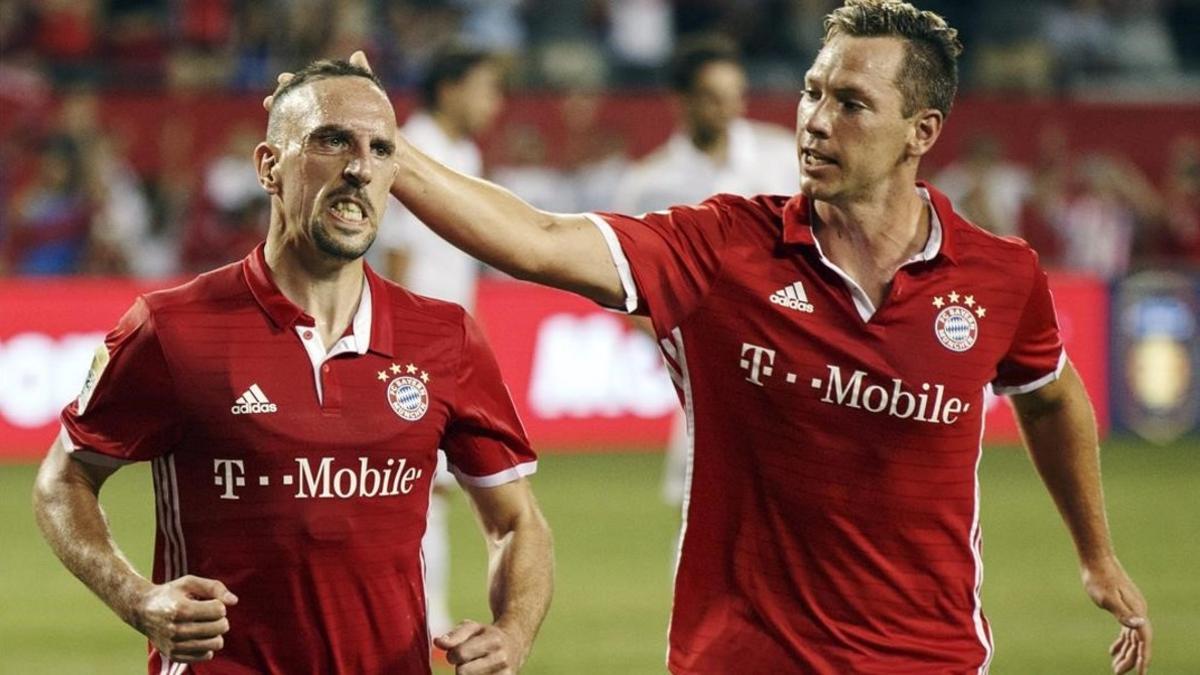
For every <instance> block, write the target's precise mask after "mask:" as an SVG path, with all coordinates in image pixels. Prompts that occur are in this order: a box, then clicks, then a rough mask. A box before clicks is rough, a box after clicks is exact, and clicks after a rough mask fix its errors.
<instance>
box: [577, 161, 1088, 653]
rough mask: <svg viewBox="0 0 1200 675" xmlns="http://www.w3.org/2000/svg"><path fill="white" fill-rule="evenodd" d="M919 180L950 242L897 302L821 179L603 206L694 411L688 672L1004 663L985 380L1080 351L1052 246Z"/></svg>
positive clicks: (682, 588) (674, 627)
mask: <svg viewBox="0 0 1200 675" xmlns="http://www.w3.org/2000/svg"><path fill="white" fill-rule="evenodd" d="M917 189H918V190H919V191H920V192H921V194H922V195H923V196H924V197H925V198H926V199H927V200H929V202H930V203H931V204H932V207H933V213H934V214H935V216H934V218H933V223H932V228H931V235H930V238H929V241H928V245H927V246H926V248H925V249H924V250H923V251H921V252H920V253H919V254H917V255H916V256H914V257H913V259H912V260H910V261H908V262H907V263H906V264H905V265H904V266H903V267H902V268H901V269H900V270H899V271H898V272H897V274H896V276H895V279H894V280H893V282H892V287H891V291H890V294H889V296H888V297H887V299H886V300H885V301H884V302H883V303H882V305H881V306H879V307H873V306H872V304H871V301H870V299H869V298H868V297H867V295H866V294H865V293H864V292H863V291H862V290H861V288H859V287H858V285H857V284H855V283H854V282H853V280H852V279H851V278H850V277H848V276H847V275H846V274H845V273H844V272H843V271H841V270H840V269H839V268H838V267H836V266H835V265H834V264H833V263H832V262H831V261H829V260H828V259H827V258H825V257H824V256H823V255H822V253H821V250H820V246H819V243H818V242H817V240H816V239H815V238H814V237H813V232H812V228H811V225H810V222H811V221H810V217H811V216H810V203H809V201H808V200H807V199H806V198H804V197H803V196H796V197H792V198H788V197H769V196H761V197H756V198H752V199H751V198H745V197H737V196H733V195H719V196H716V197H713V198H711V199H709V200H708V201H706V202H704V203H703V204H701V205H699V206H695V207H677V208H673V209H671V210H669V211H662V212H658V213H651V214H647V215H645V216H642V217H641V218H630V217H627V216H621V215H615V214H602V216H593V220H594V221H595V222H596V224H597V226H598V227H599V228H600V229H601V231H602V233H603V234H604V235H605V238H606V240H607V241H608V242H609V246H610V248H611V250H612V254H613V258H614V262H615V263H616V265H617V268H618V270H619V271H620V273H621V275H622V280H623V283H624V285H625V290H626V296H627V307H626V309H627V310H629V311H637V312H641V313H646V314H648V315H649V316H650V317H651V319H652V320H653V323H654V327H655V330H656V332H657V334H658V336H659V338H660V344H661V347H662V351H663V354H664V357H665V359H666V362H667V365H668V370H669V371H670V373H671V376H672V378H673V379H674V381H675V384H676V386H677V388H678V390H679V394H680V397H681V399H682V401H683V405H684V407H685V410H686V412H687V414H688V419H689V425H690V427H691V430H692V439H693V450H692V456H691V458H690V466H689V469H688V488H687V496H686V498H685V502H684V524H683V536H682V537H681V540H682V541H681V551H680V557H679V563H678V569H677V571H676V579H675V600H674V607H673V611H672V620H671V629H670V640H669V642H670V649H669V653H668V667H669V668H670V669H671V671H672V672H673V673H732V672H738V673H766V672H771V673H779V672H795V673H889V674H890V673H903V672H920V673H930V672H938V673H943V672H947V673H948V672H953V673H968V672H969V673H975V672H983V671H985V670H986V668H987V663H988V661H989V659H990V656H991V652H992V646H991V637H990V633H989V629H988V624H987V620H986V619H985V618H984V615H983V612H982V610H981V607H980V593H979V591H980V582H981V580H982V569H981V564H982V563H981V559H980V530H979V486H978V483H977V474H976V468H977V465H978V462H979V457H980V437H981V435H982V432H983V418H984V390H985V388H986V387H987V386H989V385H991V386H992V387H993V388H994V389H995V391H997V392H999V393H1015V392H1026V391H1032V390H1033V389H1036V388H1038V387H1040V386H1042V385H1044V384H1046V383H1049V382H1051V381H1053V380H1054V379H1055V378H1056V377H1057V376H1058V373H1059V372H1060V370H1061V368H1062V366H1063V364H1064V362H1065V361H1064V359H1065V356H1064V354H1063V349H1062V344H1061V342H1060V339H1059V334H1058V329H1057V325H1056V319H1055V315H1054V308H1053V305H1052V301H1051V297H1050V293H1049V290H1048V287H1047V282H1046V275H1045V274H1044V273H1043V272H1042V271H1041V269H1040V268H1039V267H1038V263H1037V257H1036V254H1035V253H1034V252H1033V251H1032V250H1031V249H1030V248H1029V247H1028V246H1027V245H1025V244H1024V243H1023V242H1020V241H1017V240H1009V239H1001V238H998V237H995V236H993V235H991V234H988V233H987V232H984V231H983V230H981V229H978V228H976V227H974V226H973V225H971V224H970V223H968V222H966V221H965V220H963V219H962V218H961V217H960V216H958V215H957V214H955V213H954V211H953V209H952V208H951V205H950V203H949V201H948V200H947V199H946V198H945V197H944V196H942V195H941V194H939V193H937V192H936V191H934V190H933V189H932V188H929V187H928V186H925V185H923V184H921V185H919V186H918V188H917Z"/></svg>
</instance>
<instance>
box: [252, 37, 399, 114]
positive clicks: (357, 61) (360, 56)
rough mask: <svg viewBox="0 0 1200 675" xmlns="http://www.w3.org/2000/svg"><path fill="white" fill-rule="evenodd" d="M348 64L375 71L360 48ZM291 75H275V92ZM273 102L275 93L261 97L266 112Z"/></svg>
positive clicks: (269, 110) (269, 109)
mask: <svg viewBox="0 0 1200 675" xmlns="http://www.w3.org/2000/svg"><path fill="white" fill-rule="evenodd" d="M350 65H352V66H358V67H359V68H363V69H365V70H366V71H367V72H369V73H371V72H375V71H373V70H371V64H370V63H368V62H367V55H366V54H364V53H363V51H362V50H361V49H360V50H358V51H356V52H354V53H353V54H351V55H350ZM292 77H293V75H292V73H287V72H284V73H280V74H279V75H278V76H276V77H275V92H278V91H279V90H280V88H282V87H283V85H285V84H287V83H288V82H290V81H291V79H292ZM274 103H275V93H274V92H273V93H272V94H271V95H270V96H268V97H266V98H264V99H263V108H266V110H267V112H271V105H272V104H274Z"/></svg>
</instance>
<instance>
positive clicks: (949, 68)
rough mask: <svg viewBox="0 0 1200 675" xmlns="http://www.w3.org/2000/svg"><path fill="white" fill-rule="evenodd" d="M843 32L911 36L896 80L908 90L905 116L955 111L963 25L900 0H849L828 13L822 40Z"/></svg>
mask: <svg viewBox="0 0 1200 675" xmlns="http://www.w3.org/2000/svg"><path fill="white" fill-rule="evenodd" d="M839 35H847V36H850V37H895V38H900V39H902V40H904V41H905V54H904V63H903V65H901V67H900V72H899V73H897V74H896V86H897V88H899V89H900V93H901V94H902V95H903V96H904V116H905V117H908V116H910V115H912V114H914V113H916V112H917V111H918V110H920V109H922V108H936V109H937V110H940V111H941V112H942V114H943V115H949V114H950V107H951V106H952V105H953V104H954V95H955V93H956V92H957V91H958V56H959V54H962V50H963V46H962V43H961V42H959V40H958V31H957V30H955V29H954V28H951V27H950V24H948V23H946V20H945V19H943V18H942V17H941V16H939V15H937V14H935V13H934V12H930V11H922V10H919V9H917V8H916V7H913V6H912V5H910V4H909V3H907V2H896V1H895V0H846V4H845V5H842V6H841V7H839V8H837V9H835V10H833V11H832V12H830V13H829V16H826V17H825V37H824V39H823V40H822V44H829V41H830V40H832V39H833V38H835V37H837V36H839Z"/></svg>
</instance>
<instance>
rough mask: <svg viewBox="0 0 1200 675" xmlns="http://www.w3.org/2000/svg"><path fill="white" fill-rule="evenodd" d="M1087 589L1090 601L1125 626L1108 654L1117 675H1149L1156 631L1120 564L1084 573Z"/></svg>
mask: <svg viewBox="0 0 1200 675" xmlns="http://www.w3.org/2000/svg"><path fill="white" fill-rule="evenodd" d="M1083 587H1084V589H1085V590H1086V591H1087V594H1088V596H1089V597H1091V599H1092V601H1093V602H1095V603H1096V604H1097V605H1099V606H1100V607H1103V608H1104V609H1106V610H1108V611H1109V612H1111V613H1112V615H1113V616H1115V617H1116V618H1117V621H1118V622H1120V624H1121V633H1120V635H1118V636H1117V639H1116V641H1115V642H1113V644H1112V647H1110V648H1109V650H1108V653H1109V654H1110V655H1111V656H1112V669H1113V672H1114V673H1116V674H1117V675H1121V673H1127V672H1129V671H1131V670H1134V669H1135V668H1136V669H1137V673H1138V675H1145V673H1146V669H1147V668H1148V667H1149V665H1150V641H1151V636H1152V634H1153V631H1151V629H1150V619H1149V618H1148V617H1147V615H1146V599H1145V598H1143V597H1142V592H1141V591H1140V590H1138V587H1137V585H1136V584H1134V583H1133V580H1132V579H1130V578H1129V575H1128V574H1126V573H1125V570H1124V569H1122V568H1121V564H1120V563H1119V562H1117V561H1116V560H1113V561H1111V562H1107V563H1104V564H1101V565H1096V566H1093V567H1085V568H1084V570H1083Z"/></svg>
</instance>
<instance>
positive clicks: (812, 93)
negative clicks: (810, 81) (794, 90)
mask: <svg viewBox="0 0 1200 675" xmlns="http://www.w3.org/2000/svg"><path fill="white" fill-rule="evenodd" d="M803 95H804V98H808V99H812V100H814V101H815V100H817V99H818V98H821V92H819V91H817V90H816V89H805V90H804V92H803Z"/></svg>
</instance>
